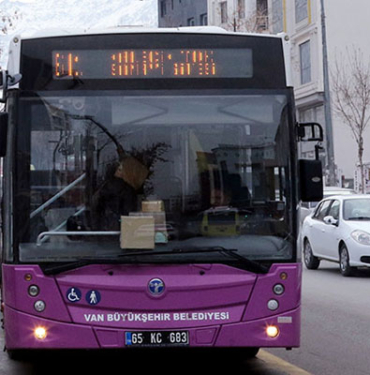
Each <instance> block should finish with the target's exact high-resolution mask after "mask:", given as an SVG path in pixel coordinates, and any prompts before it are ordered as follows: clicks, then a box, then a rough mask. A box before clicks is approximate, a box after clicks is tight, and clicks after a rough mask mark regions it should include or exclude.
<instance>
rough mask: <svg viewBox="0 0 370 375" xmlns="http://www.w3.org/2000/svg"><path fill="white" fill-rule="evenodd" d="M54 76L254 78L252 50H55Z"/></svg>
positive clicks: (53, 57)
mask: <svg viewBox="0 0 370 375" xmlns="http://www.w3.org/2000/svg"><path fill="white" fill-rule="evenodd" d="M52 59H53V78H54V79H56V80H62V79H78V78H80V79H145V78H149V79H159V78H250V77H252V76H253V64H252V50H251V49H239V48H220V49H216V48H215V49H155V50H154V49H127V50H73V51H72V50H71V51H65V50H64V51H53V53H52Z"/></svg>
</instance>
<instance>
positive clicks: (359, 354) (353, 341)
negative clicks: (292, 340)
mask: <svg viewBox="0 0 370 375" xmlns="http://www.w3.org/2000/svg"><path fill="white" fill-rule="evenodd" d="M302 292H303V293H302V333H301V347H300V348H299V349H294V350H292V351H291V352H287V351H285V350H282V349H273V350H272V349H271V350H269V352H270V353H272V354H274V355H276V356H279V357H281V358H283V359H284V360H286V361H288V362H291V363H292V364H295V365H297V366H299V367H301V368H303V369H305V370H306V371H308V372H310V373H312V374H317V375H326V374H327V375H329V374H330V375H333V374H335V375H364V374H370V271H369V270H359V271H358V272H357V273H356V276H355V277H349V278H348V277H347V278H346V277H343V276H341V275H340V273H339V268H338V265H337V264H335V263H329V262H321V265H320V267H319V269H318V270H307V269H305V268H304V270H303V290H302Z"/></svg>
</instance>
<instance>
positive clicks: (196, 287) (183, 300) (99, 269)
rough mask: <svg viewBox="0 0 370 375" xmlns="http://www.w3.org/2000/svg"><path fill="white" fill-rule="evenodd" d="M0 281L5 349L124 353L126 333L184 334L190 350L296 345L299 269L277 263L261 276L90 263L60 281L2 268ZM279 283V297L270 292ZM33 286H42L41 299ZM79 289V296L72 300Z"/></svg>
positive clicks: (223, 269) (224, 269)
mask: <svg viewBox="0 0 370 375" xmlns="http://www.w3.org/2000/svg"><path fill="white" fill-rule="evenodd" d="M282 272H285V273H286V275H287V278H286V280H281V278H280V274H281V273H282ZM26 274H28V275H31V277H32V279H31V280H30V281H27V280H26V279H25V276H26ZM3 278H4V285H3V291H4V296H3V298H4V303H5V310H4V318H5V327H6V346H7V348H8V349H17V348H98V347H102V348H103V347H106V348H123V347H125V342H124V338H125V332H126V331H128V330H129V331H131V330H139V331H147V330H149V331H150V330H184V329H186V330H187V331H189V339H190V346H258V347H274V346H276V347H296V346H299V333H300V332H299V331H300V328H299V327H300V280H301V265H300V264H275V265H273V266H272V267H271V270H270V272H269V273H268V274H259V275H256V274H253V273H250V272H247V271H242V270H238V269H235V268H232V267H229V266H224V265H217V264H215V265H176V266H170V265H169V266H125V265H109V266H108V265H92V266H86V267H83V268H80V269H76V270H73V271H69V272H65V273H62V274H59V275H57V276H45V275H44V274H43V273H42V271H41V269H40V268H39V267H38V266H37V265H35V266H30V265H25V266H22V265H3ZM153 278H160V279H161V280H163V282H164V284H165V290H164V292H163V293H162V294H160V295H159V296H157V297H156V296H153V295H151V293H150V291H149V289H148V283H149V281H150V280H151V279H153ZM277 283H280V284H283V285H284V288H285V292H284V293H283V294H282V295H281V296H276V295H275V294H274V292H273V287H274V285H275V284H277ZM30 285H37V286H38V287H39V288H40V293H39V294H38V295H37V296H36V297H31V296H29V294H28V288H29V286H30ZM76 289H78V290H79V291H80V292H81V297H80V298H79V300H78V301H73V302H72V301H70V300H68V294H69V293H71V292H72V291H73V290H74V291H75V290H76ZM93 292H95V293H93ZM73 295H74V294H73V293H72V296H73ZM97 295H98V296H99V298H97ZM86 296H87V297H88V298H86ZM71 299H72V300H73V298H71ZM269 299H275V300H277V301H278V303H279V307H278V309H277V310H276V311H270V310H268V308H267V302H268V300H269ZM37 300H43V301H44V302H45V304H46V308H45V310H44V311H43V312H36V311H35V309H34V303H35V302H36V301H37ZM269 324H277V325H278V326H279V329H280V334H279V336H278V337H277V338H275V339H271V338H268V337H267V335H266V334H265V328H266V326H267V325H269ZM37 326H43V327H45V328H46V329H47V332H48V335H47V338H46V339H45V340H38V339H35V337H34V335H33V330H34V328H35V327H37Z"/></svg>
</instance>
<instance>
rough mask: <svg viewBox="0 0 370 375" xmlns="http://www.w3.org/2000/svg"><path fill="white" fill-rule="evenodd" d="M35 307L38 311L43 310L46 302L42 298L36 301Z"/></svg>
mask: <svg viewBox="0 0 370 375" xmlns="http://www.w3.org/2000/svg"><path fill="white" fill-rule="evenodd" d="M33 307H34V308H35V310H36V311H37V312H43V311H44V310H45V308H46V304H45V302H44V301H41V300H40V301H36V302H35V304H34V305H33Z"/></svg>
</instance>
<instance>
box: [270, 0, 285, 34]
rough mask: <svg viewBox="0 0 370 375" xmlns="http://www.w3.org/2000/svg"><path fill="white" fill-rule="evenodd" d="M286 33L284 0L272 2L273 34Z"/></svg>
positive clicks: (273, 0)
mask: <svg viewBox="0 0 370 375" xmlns="http://www.w3.org/2000/svg"><path fill="white" fill-rule="evenodd" d="M283 31H284V7H283V0H272V32H273V33H274V34H277V33H281V32H283Z"/></svg>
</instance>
